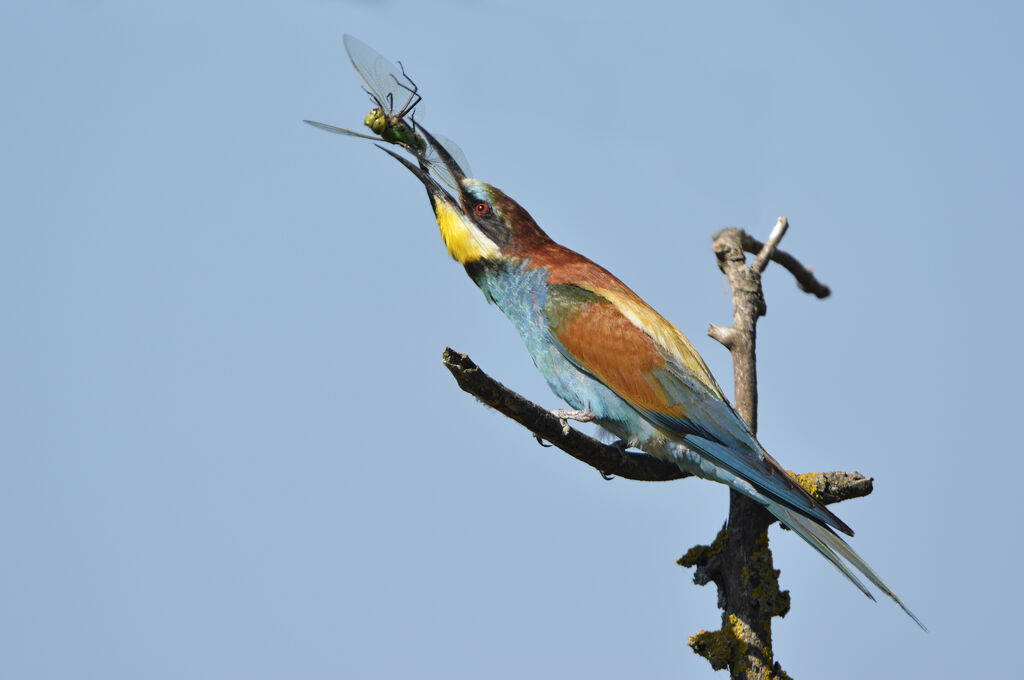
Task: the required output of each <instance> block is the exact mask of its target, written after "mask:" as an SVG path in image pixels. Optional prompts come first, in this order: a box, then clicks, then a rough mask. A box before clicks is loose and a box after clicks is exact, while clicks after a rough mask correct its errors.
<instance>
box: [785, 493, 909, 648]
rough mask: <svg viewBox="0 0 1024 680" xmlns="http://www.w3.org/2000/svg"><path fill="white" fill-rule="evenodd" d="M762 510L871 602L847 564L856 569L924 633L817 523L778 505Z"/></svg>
mask: <svg viewBox="0 0 1024 680" xmlns="http://www.w3.org/2000/svg"><path fill="white" fill-rule="evenodd" d="M765 507H766V508H767V509H768V511H769V512H771V513H772V514H773V515H775V516H776V517H777V518H778V519H779V521H780V522H782V523H783V524H785V525H786V526H787V527H789V528H790V529H792V530H793V531H795V532H796V533H797V535H798V536H800V538H802V539H804V540H805V541H807V542H808V543H810V544H811V546H812V547H813V548H814V549H815V550H817V551H818V552H819V553H821V555H822V556H823V557H824V558H825V559H827V560H828V561H829V562H831V563H832V565H833V566H835V568H836V569H838V570H839V571H840V572H842V574H843V576H845V577H846V578H848V579H850V581H851V582H853V584H854V585H855V586H857V587H858V588H860V590H861V592H863V593H864V594H865V595H867V596H868V597H870V598H871V599H872V600H874V599H875V598H874V596H873V595H872V594H871V591H869V590H868V589H867V587H866V586H865V585H864V583H863V582H862V581H861V580H860V578H858V576H857V574H856V573H855V572H854V571H853V569H851V568H850V565H853V566H854V567H856V569H857V571H859V572H860V573H861V574H863V575H864V576H865V577H866V578H867V579H868V580H869V581H871V582H872V583H873V584H875V587H877V588H878V589H879V590H881V591H882V592H883V593H885V594H886V595H888V596H889V597H891V598H892V599H893V601H894V602H895V603H896V604H898V605H899V606H900V609H902V610H903V611H904V612H906V613H907V616H909V617H910V618H912V619H914V623H916V624H917V625H919V626H921V629H922V630H924V631H927V630H928V629H927V628H926V627H925V625H924V624H923V623H921V620H920V619H919V618H917V617H916V616H914V612H912V611H910V610H909V609H907V605H905V604H903V602H902V601H901V600H900V598H898V597H897V596H896V593H894V592H893V591H892V589H891V588H889V586H887V585H886V584H885V581H883V580H882V577H880V576H879V575H878V574H876V573H875V570H874V569H872V568H871V567H870V566H868V563H867V562H865V561H864V560H863V559H862V558H861V556H860V555H858V554H857V553H856V552H854V550H853V548H851V547H850V546H849V545H848V544H847V543H846V541H844V540H843V539H841V538H840V537H839V536H837V535H836V534H835V533H834V532H833V531H832V530H831V529H829V528H828V527H826V526H822V525H820V524H818V523H817V522H815V521H814V520H812V519H811V518H809V517H806V516H804V515H801V514H799V513H797V512H794V511H792V510H790V509H788V508H786V507H783V506H781V505H780V504H778V503H771V502H770V503H767V504H765ZM844 560H845V561H844ZM847 563H849V564H847Z"/></svg>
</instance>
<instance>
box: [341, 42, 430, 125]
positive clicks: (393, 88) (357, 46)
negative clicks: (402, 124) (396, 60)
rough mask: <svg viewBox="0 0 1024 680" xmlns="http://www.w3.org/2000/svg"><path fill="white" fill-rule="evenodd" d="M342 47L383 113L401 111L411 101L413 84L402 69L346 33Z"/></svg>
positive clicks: (414, 89)
mask: <svg viewBox="0 0 1024 680" xmlns="http://www.w3.org/2000/svg"><path fill="white" fill-rule="evenodd" d="M343 41H344V42H345V51H346V52H348V58H349V59H350V60H351V61H352V66H354V67H355V69H356V71H357V72H358V73H359V75H360V77H362V79H363V82H364V83H366V87H368V88H370V92H371V93H373V95H374V97H375V98H376V99H377V103H378V104H380V106H381V108H383V109H385V113H386V114H387V115H389V116H390V115H392V114H393V113H395V112H396V111H402V110H404V109H405V107H406V106H408V104H409V102H411V101H412V98H413V96H414V94H413V93H414V92H415V91H416V85H415V84H414V83H413V82H412V81H411V80H409V78H408V77H406V75H405V74H404V73H402V70H401V69H400V68H398V67H397V66H395V65H394V64H393V63H391V62H390V61H389V60H388V59H387V58H386V57H384V56H383V55H381V54H380V53H379V52H377V50H375V49H373V48H372V47H370V46H369V45H367V44H366V43H364V42H363V41H362V40H359V39H358V38H353V37H352V36H350V35H346V36H344V37H343Z"/></svg>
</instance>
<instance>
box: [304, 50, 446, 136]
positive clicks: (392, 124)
mask: <svg viewBox="0 0 1024 680" xmlns="http://www.w3.org/2000/svg"><path fill="white" fill-rule="evenodd" d="M343 40H344V43H345V51H346V52H348V58H349V59H350V60H351V61H352V66H354V67H355V69H356V72H357V73H359V76H360V77H361V78H362V79H363V82H364V83H365V86H364V87H363V89H364V90H365V91H366V93H367V94H369V95H370V98H371V99H372V100H373V103H374V104H375V106H374V108H373V110H371V111H370V112H369V113H368V114H366V118H364V119H363V124H364V125H366V127H368V128H370V130H372V131H373V132H374V134H376V135H377V136H376V137H371V136H370V135H366V134H362V133H360V132H355V131H353V130H348V129H346V128H340V127H336V126H333V125H332V126H326V127H325V124H324V123H316V122H314V121H306V122H307V123H309V124H311V125H315V126H317V127H320V128H321V129H328V128H330V130H329V131H330V132H337V133H339V134H343V135H351V136H352V137H362V138H363V139H373V140H378V139H383V140H384V141H385V142H390V143H391V144H398V145H399V146H402V147H404V148H406V149H408V150H409V151H411V152H412V153H414V154H418V153H424V152H425V151H426V150H427V142H426V140H424V139H423V136H422V135H420V134H418V133H417V132H416V129H415V127H416V121H415V118H414V114H413V109H415V108H416V106H417V105H418V104H419V103H420V101H421V100H422V97H420V95H419V88H418V87H417V86H416V83H414V82H413V81H412V79H411V78H410V77H409V76H408V75H406V73H405V67H403V66H401V65H400V64H401V62H399V66H395V65H394V64H393V63H391V62H390V61H389V60H388V59H387V58H385V57H384V56H383V55H381V54H380V53H379V52H377V50H375V49H373V48H372V47H370V46H369V45H367V44H366V43H364V42H363V41H361V40H359V39H357V38H353V37H352V36H350V35H346V36H344V37H343ZM396 102H397V104H396ZM406 116H409V120H411V121H412V125H410V124H409V123H407V122H406V120H405V117H406Z"/></svg>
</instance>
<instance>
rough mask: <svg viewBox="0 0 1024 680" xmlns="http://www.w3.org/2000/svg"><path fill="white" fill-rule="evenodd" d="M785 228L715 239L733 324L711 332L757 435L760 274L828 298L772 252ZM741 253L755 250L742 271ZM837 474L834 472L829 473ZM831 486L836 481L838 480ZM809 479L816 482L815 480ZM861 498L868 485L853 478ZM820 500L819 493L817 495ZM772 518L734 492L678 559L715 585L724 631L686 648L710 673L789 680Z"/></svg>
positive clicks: (785, 603)
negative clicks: (775, 268) (721, 522)
mask: <svg viewBox="0 0 1024 680" xmlns="http://www.w3.org/2000/svg"><path fill="white" fill-rule="evenodd" d="M788 227H789V223H788V222H787V220H786V218H784V217H780V218H779V221H778V222H777V223H776V225H775V228H774V229H773V230H772V233H771V236H769V238H768V241H767V242H766V243H764V244H762V243H760V242H759V241H757V240H756V239H754V238H753V237H751V236H749V235H748V234H746V233H745V232H743V231H741V230H739V229H723V230H722V231H720V232H719V233H718V234H716V235H715V237H714V242H713V245H712V250H713V251H714V253H715V255H716V256H717V257H718V266H719V268H720V269H721V270H722V272H723V273H724V274H725V275H726V276H727V277H728V278H729V285H730V286H731V287H732V305H733V325H732V326H731V327H729V328H722V327H720V326H714V325H713V326H711V328H710V329H709V330H708V334H709V335H710V336H711V337H713V338H715V339H716V340H718V341H719V342H721V343H722V344H723V345H725V346H726V347H727V348H728V349H729V351H730V352H731V353H732V360H733V378H734V380H735V383H736V384H735V406H736V410H737V411H738V412H739V414H740V416H741V417H742V418H743V419H744V420H745V421H746V422H747V424H748V425H749V426H750V429H751V431H753V432H754V433H755V434H756V433H757V359H756V354H755V353H756V348H757V319H758V318H759V317H761V316H764V315H765V313H766V312H767V307H766V305H765V301H764V295H763V292H762V289H761V273H762V272H763V271H764V268H765V267H766V266H767V265H768V262H769V260H772V259H774V260H776V261H778V262H780V263H781V264H783V266H785V267H786V268H787V269H788V270H789V271H790V272H792V273H793V274H794V275H795V276H796V278H797V282H798V285H799V286H800V288H801V289H802V290H805V291H808V292H811V293H813V294H815V295H817V296H818V297H826V296H827V295H828V294H829V290H828V288H827V287H825V286H823V285H821V284H820V283H818V282H817V280H815V279H814V277H813V275H811V273H810V272H809V270H807V269H805V268H804V267H802V266H801V265H800V263H799V262H797V261H796V259H795V258H793V257H792V256H790V255H788V254H786V253H781V252H779V251H778V250H777V246H778V243H779V241H781V240H782V237H783V235H785V233H786V229H787V228H788ZM744 250H749V251H751V252H756V253H757V257H756V258H755V259H754V262H753V264H751V265H750V266H747V264H746V257H745V256H744ZM833 474H834V473H833ZM825 478H826V476H823V477H821V478H818V477H816V476H814V475H804V476H803V478H802V479H801V480H800V481H801V482H802V483H803V484H804V485H805V486H806V487H807V488H808V490H810V491H812V493H814V491H815V490H818V487H817V484H816V482H821V484H822V487H827V486H828V483H827V482H826V481H825ZM833 479H836V481H840V479H837V478H833ZM812 480H814V481H812ZM842 481H848V482H853V483H855V484H856V485H858V486H859V487H860V488H861V489H862V490H864V491H865V492H866V493H870V488H871V480H865V479H864V478H859V479H857V480H856V481H855V482H854V480H853V479H852V478H849V479H846V480H842ZM818 495H819V497H821V498H823V494H821V493H820V492H819V493H818ZM773 521H774V517H772V516H771V515H770V514H769V513H768V512H767V511H766V510H765V509H764V508H763V507H761V506H760V505H759V504H758V503H756V502H754V501H751V500H750V499H748V498H746V497H745V496H742V495H740V494H738V493H736V492H735V491H730V494H729V520H728V522H727V523H726V526H725V528H723V529H722V531H720V532H719V534H718V536H717V537H716V538H715V540H714V541H713V542H712V543H711V545H710V546H697V547H695V548H693V549H691V550H690V551H689V552H687V553H686V555H684V556H683V557H681V558H680V559H679V564H680V565H682V566H685V567H696V569H695V571H694V577H693V580H694V582H695V583H697V584H699V585H705V584H707V583H710V582H714V583H715V584H716V585H717V586H718V606H719V607H720V608H721V609H722V627H721V628H720V629H719V630H717V631H714V632H708V631H701V632H699V633H697V634H696V635H692V636H690V640H689V642H690V647H691V648H692V649H693V651H694V652H696V653H697V654H700V655H701V656H703V657H705V658H706V659H707V660H708V661H709V662H710V663H711V667H712V668H714V669H715V670H724V669H726V668H728V669H729V674H730V675H731V676H732V677H733V678H736V679H743V680H754V679H755V678H756V679H758V680H763V679H766V678H788V677H789V676H788V675H786V673H785V671H783V670H782V668H781V667H780V666H779V664H778V663H777V662H776V661H775V658H774V655H773V653H772V646H771V645H772V618H773V617H775V616H785V615H786V613H787V612H788V611H789V592H788V591H785V590H780V589H779V578H778V577H779V571H778V570H777V569H775V568H774V565H773V563H772V553H771V550H770V549H769V547H768V526H769V525H770V524H771V523H772V522H773Z"/></svg>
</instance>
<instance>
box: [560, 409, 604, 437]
mask: <svg viewBox="0 0 1024 680" xmlns="http://www.w3.org/2000/svg"><path fill="white" fill-rule="evenodd" d="M551 415H553V416H554V417H556V418H558V419H559V420H560V421H562V434H564V435H565V436H567V437H568V436H569V430H570V429H571V428H570V427H569V421H570V420H575V421H576V422H579V423H589V422H591V421H593V420H594V417H595V416H594V412H593V411H591V410H590V409H589V408H588V409H587V410H586V411H581V410H578V409H571V408H556V409H552V410H551Z"/></svg>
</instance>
